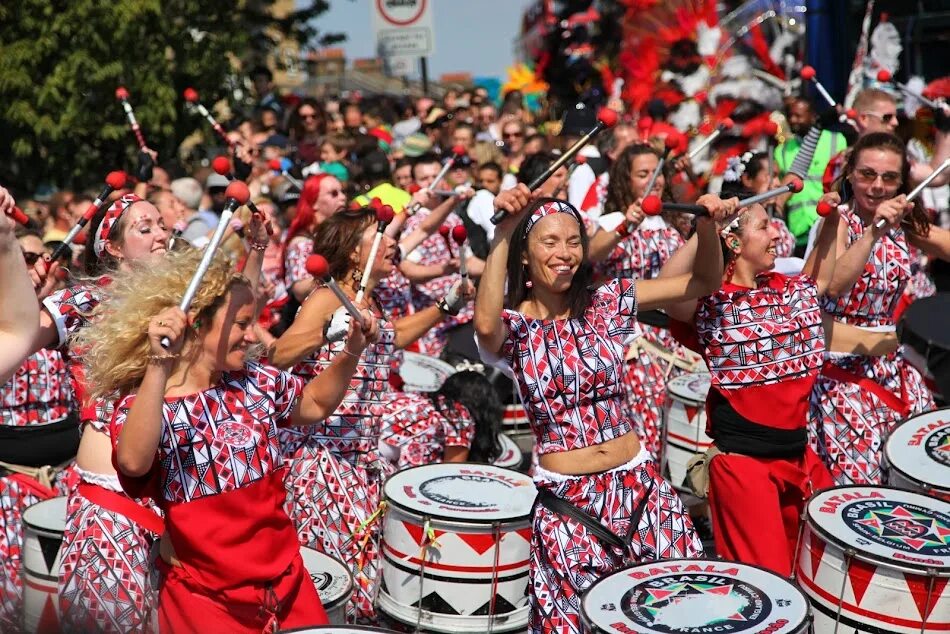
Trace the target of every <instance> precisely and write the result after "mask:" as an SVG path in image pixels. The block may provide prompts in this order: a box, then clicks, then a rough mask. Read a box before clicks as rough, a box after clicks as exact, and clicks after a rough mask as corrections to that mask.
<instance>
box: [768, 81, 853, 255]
mask: <svg viewBox="0 0 950 634" xmlns="http://www.w3.org/2000/svg"><path fill="white" fill-rule="evenodd" d="M785 116H786V118H787V119H788V125H789V127H790V128H791V130H792V134H793V135H794V136H792V137H791V138H789V139H786V141H785V142H784V143H782V144H781V145H779V146H778V147H777V148H775V167H776V169H777V170H778V173H779V176H782V177H784V176H785V175H786V174H787V173H788V169H789V168H790V167H791V166H792V161H794V160H795V157H796V156H797V155H798V151H799V148H800V147H801V144H802V139H803V138H804V136H805V135H806V134H807V133H808V130H809V128H811V126H812V125H813V124H814V123H815V111H814V109H813V108H812V105H811V103H809V102H808V101H806V100H805V99H802V98H800V97H798V98H795V99H792V100H791V101H790V102H788V105H787V106H786V110H785ZM846 146H847V140H846V139H845V138H844V135H842V134H840V133H838V132H830V131H828V130H823V131H822V133H821V137H820V138H819V139H818V147H817V148H816V149H815V155H814V157H812V160H811V163H810V164H809V166H808V173H807V174H805V175H804V179H803V182H804V187H803V188H802V191H800V192H798V193H797V194H793V195H792V196H791V197H790V198H789V199H788V202H786V203H785V221H786V224H788V228H789V230H790V231H791V232H792V234H793V235H794V236H795V244H796V251H804V248H805V245H806V244H807V242H808V230H809V229H811V226H812V225H813V224H815V221H816V220H817V219H818V212H817V211H816V210H815V208H816V207H817V205H818V201H819V200H821V196H822V193H823V191H822V184H821V177H822V175H823V174H824V173H825V166H826V165H827V164H828V161H829V160H830V159H831V157H832V156H834V155H835V154H837V153H838V151H839V150H843V149H844V148H845V147H846Z"/></svg>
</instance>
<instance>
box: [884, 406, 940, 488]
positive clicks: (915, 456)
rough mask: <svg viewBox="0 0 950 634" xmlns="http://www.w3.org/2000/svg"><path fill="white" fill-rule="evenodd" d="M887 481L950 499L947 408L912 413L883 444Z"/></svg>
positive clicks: (897, 485)
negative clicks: (912, 415)
mask: <svg viewBox="0 0 950 634" xmlns="http://www.w3.org/2000/svg"><path fill="white" fill-rule="evenodd" d="M884 459H885V461H886V464H887V482H888V484H890V485H891V486H896V487H898V488H901V489H909V490H911V491H917V492H919V493H925V494H927V495H932V496H934V497H938V498H940V499H942V500H945V501H948V502H950V409H938V410H936V411H933V412H927V413H926V414H921V415H920V416H914V417H913V418H910V419H908V420H906V421H904V422H903V423H901V424H900V425H899V426H897V427H895V428H894V431H892V432H891V435H890V436H888V438H887V442H886V443H885V444H884Z"/></svg>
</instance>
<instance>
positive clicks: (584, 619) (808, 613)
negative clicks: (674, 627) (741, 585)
mask: <svg viewBox="0 0 950 634" xmlns="http://www.w3.org/2000/svg"><path fill="white" fill-rule="evenodd" d="M698 562H705V563H714V564H722V565H728V564H738V565H740V566H745V567H747V568H755V569H757V570H760V571H762V572H764V573H767V574H769V575H771V576H773V577H775V578H776V579H778V580H779V581H781V582H783V583H785V584H786V585H788V586H789V587H790V588H792V589H793V590H794V591H795V592H797V593H798V594H799V596H801V599H802V603H804V605H805V619H804V621H803V622H802V623H800V624H799V625H798V627H801V626H803V625H804V626H807V625H808V624H809V623H811V621H812V606H811V600H810V599H809V598H808V595H807V594H805V592H804V591H803V590H802V589H801V588H800V587H799V586H798V584H797V583H794V582H792V581H790V580H788V579H786V578H785V577H783V576H781V575H780V574H778V573H776V572H772V571H771V570H769V569H768V568H764V567H763V566H758V565H756V564H747V563H744V562H741V561H726V560H724V559H687V558H685V557H681V558H679V559H662V560H658V561H657V560H655V561H646V562H641V563H638V564H633V565H632V566H625V567H623V568H619V569H617V570H614V571H613V572H611V573H610V574H609V575H607V576H606V577H601V578H600V579H598V580H597V581H595V582H594V583H592V584H591V585H590V587H588V588H587V589H586V590H584V591H583V592H582V593H581V597H580V606H581V609H580V617H581V623H582V624H583V625H584V626H585V627H587V628H589V629H591V630H592V631H595V632H604V633H605V634H606V632H607V631H606V630H604V629H603V628H601V627H600V626H599V625H597V624H596V623H593V622H591V621H590V619H589V618H588V616H587V611H586V610H585V609H584V606H585V605H586V604H587V598H588V596H589V595H590V593H591V591H592V590H593V589H594V588H595V587H597V586H598V585H600V584H601V583H603V582H604V581H606V580H607V579H610V578H611V577H613V576H615V575H619V574H621V573H623V572H626V571H628V570H632V569H634V568H640V567H645V566H656V565H667V564H677V563H692V564H696V563H698ZM799 631H800V630H799ZM793 632H797V631H796V630H793Z"/></svg>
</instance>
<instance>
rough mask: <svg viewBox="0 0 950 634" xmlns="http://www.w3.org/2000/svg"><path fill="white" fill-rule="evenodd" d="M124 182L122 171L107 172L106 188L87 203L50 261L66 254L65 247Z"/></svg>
mask: <svg viewBox="0 0 950 634" xmlns="http://www.w3.org/2000/svg"><path fill="white" fill-rule="evenodd" d="M126 180H128V179H127V177H126V175H125V172H123V171H122V170H116V171H114V172H109V173H108V174H107V175H106V186H105V187H103V188H102V191H101V192H99V195H98V196H96V199H95V200H94V201H92V202H91V203H89V206H88V207H87V208H86V211H85V212H84V213H83V215H82V217H81V218H80V219H79V220H77V221H76V224H75V225H73V228H72V229H70V230H69V233H67V234H66V237H65V238H63V241H62V242H61V243H60V244H59V246H58V247H56V249H55V250H54V251H53V253H52V254H51V255H50V259H52V260H58V259H59V258H60V256H62V255H63V253H65V252H66V247H68V246H69V245H70V244H72V243H73V240H75V239H76V235H77V234H78V233H79V232H80V231H82V229H83V227H85V226H86V225H87V224H88V223H89V221H90V220H91V219H92V217H93V216H95V215H96V214H97V213H98V212H99V211H100V210H101V209H102V208H103V207H104V206H105V204H106V202H107V201H108V200H109V196H110V195H111V194H112V192H114V191H115V190H117V189H122V188H123V187H125V182H126Z"/></svg>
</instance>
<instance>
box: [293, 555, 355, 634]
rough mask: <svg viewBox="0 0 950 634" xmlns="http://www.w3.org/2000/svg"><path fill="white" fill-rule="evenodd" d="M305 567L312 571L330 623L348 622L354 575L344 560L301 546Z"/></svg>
mask: <svg viewBox="0 0 950 634" xmlns="http://www.w3.org/2000/svg"><path fill="white" fill-rule="evenodd" d="M300 556H301V557H302V558H303V567H304V568H306V569H307V572H308V573H310V579H311V580H312V581H313V585H314V587H316V589H317V594H318V595H319V596H320V603H322V604H323V609H324V610H325V611H326V613H327V618H328V619H329V620H330V623H335V624H337V625H342V624H344V623H346V610H345V608H346V602H347V601H348V600H349V599H350V595H352V594H353V575H351V574H350V571H349V570H347V568H346V566H345V565H343V562H341V561H339V560H338V559H335V558H333V557H331V556H329V555H324V554H323V553H321V552H317V551H316V550H313V549H312V548H301V549H300Z"/></svg>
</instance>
